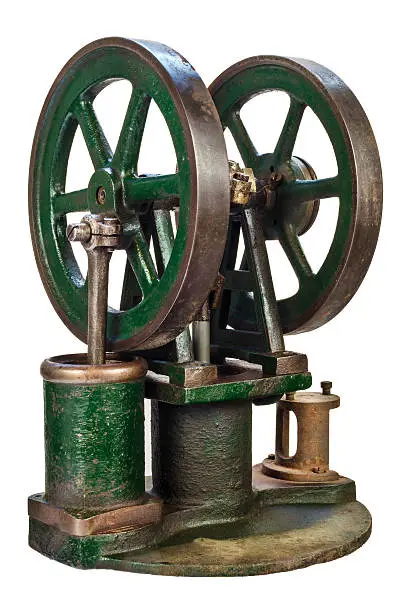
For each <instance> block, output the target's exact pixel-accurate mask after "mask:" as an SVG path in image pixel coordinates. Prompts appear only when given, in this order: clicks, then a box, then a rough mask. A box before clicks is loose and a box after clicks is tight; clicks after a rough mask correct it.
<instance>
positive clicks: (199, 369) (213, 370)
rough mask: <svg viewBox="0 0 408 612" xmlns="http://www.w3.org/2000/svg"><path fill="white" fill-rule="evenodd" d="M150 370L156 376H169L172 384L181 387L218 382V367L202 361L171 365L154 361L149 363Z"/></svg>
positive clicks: (166, 362)
mask: <svg viewBox="0 0 408 612" xmlns="http://www.w3.org/2000/svg"><path fill="white" fill-rule="evenodd" d="M149 369H150V370H151V371H152V372H155V373H156V374H162V375H164V376H168V377H169V382H170V383H171V384H173V385H178V386H180V387H200V386H203V385H209V384H215V383H217V381H218V371H217V366H216V365H214V364H211V365H210V364H205V363H201V362H200V361H191V362H187V363H171V362H168V361H154V360H153V361H150V362H149Z"/></svg>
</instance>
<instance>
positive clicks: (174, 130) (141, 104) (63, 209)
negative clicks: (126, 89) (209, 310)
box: [29, 38, 229, 350]
mask: <svg viewBox="0 0 408 612" xmlns="http://www.w3.org/2000/svg"><path fill="white" fill-rule="evenodd" d="M120 79H125V80H127V81H129V82H130V83H131V85H132V94H131V97H130V102H129V105H128V108H127V111H126V115H125V118H124V122H123V126H122V129H121V132H120V136H119V139H118V143H117V146H116V150H115V151H112V150H111V147H110V145H109V142H108V140H107V138H106V136H105V135H104V131H103V127H102V126H101V124H100V123H99V121H98V118H97V116H96V114H95V110H94V100H95V98H96V96H97V95H98V94H99V93H100V92H101V91H102V90H103V89H104V88H105V87H106V86H108V85H109V84H110V83H112V82H113V81H116V80H120ZM151 100H154V101H155V102H156V104H157V105H158V107H159V109H160V111H161V113H162V114H163V116H164V118H165V121H166V123H167V126H168V128H169V131H170V134H171V138H172V141H173V145H174V149H175V153H176V158H177V169H175V172H174V173H173V174H168V175H153V176H151V175H150V176H139V175H138V170H137V163H138V156H139V151H140V145H141V140H142V136H143V132H144V127H145V121H146V117H147V113H148V109H149V105H150V102H151ZM78 129H80V130H81V131H82V134H83V137H84V140H85V143H86V145H87V148H88V151H89V155H90V158H91V160H92V163H93V167H94V173H93V174H92V176H90V177H89V184H88V185H84V187H83V189H80V190H78V191H75V192H68V193H67V192H66V190H65V184H66V174H67V165H68V159H69V156H70V152H71V146H72V142H73V139H74V136H75V133H76V131H77V130H78ZM228 181H229V175H228V163H227V157H226V151H225V144H224V139H223V134H222V128H221V125H220V122H219V118H218V115H217V112H216V110H215V106H214V104H213V101H212V99H211V96H210V94H209V92H208V90H207V88H206V87H205V86H204V84H203V82H202V81H201V79H200V77H199V76H198V74H197V73H196V72H195V70H194V69H193V68H192V66H191V65H190V64H189V63H188V62H187V61H186V60H185V59H184V58H183V57H182V56H180V55H179V54H178V53H176V52H175V51H173V50H172V49H170V48H168V47H166V46H164V45H162V44H158V43H153V42H148V41H139V42H136V41H133V40H128V39H124V38H107V39H102V40H99V41H96V42H94V43H92V44H90V45H88V46H86V47H84V48H83V49H82V50H81V51H79V52H78V53H77V54H76V55H74V57H73V58H72V59H71V60H70V61H69V62H68V63H67V64H66V66H65V67H64V68H63V69H62V71H61V73H60V74H59V75H58V77H57V79H56V80H55V82H54V84H53V86H52V88H51V90H50V92H49V94H48V97H47V99H46V101H45V103H44V107H43V109H42V112H41V115H40V118H39V121H38V126H37V130H36V133H35V138H34V144H33V149H32V156H31V167H30V179H29V209H30V224H31V232H32V239H33V244H34V250H35V255H36V260H37V264H38V267H39V271H40V274H41V278H42V281H43V283H44V286H45V288H46V291H47V293H48V296H49V297H50V300H51V302H52V304H53V306H54V308H55V309H56V311H57V313H58V314H59V316H60V317H61V319H62V320H63V321H64V323H65V324H66V325H67V326H68V327H69V329H70V330H71V331H72V332H73V333H74V334H76V336H77V337H79V338H80V339H81V340H83V341H86V337H87V280H86V278H84V277H83V275H82V274H81V271H80V269H79V266H78V263H77V260H76V258H75V256H74V254H73V251H72V248H71V245H70V243H69V241H68V239H67V238H66V226H67V220H66V216H67V214H68V213H72V212H84V214H85V213H86V212H91V213H94V214H99V213H101V214H105V213H106V214H110V213H112V212H113V213H114V214H115V215H116V216H117V217H119V219H120V221H121V222H122V226H123V228H124V229H123V231H124V233H125V234H126V236H127V239H128V245H127V259H128V262H129V265H130V268H131V270H132V271H133V274H134V276H135V278H136V280H137V283H138V286H139V288H140V292H141V299H140V300H138V303H137V304H134V305H132V306H131V307H129V308H127V309H123V310H114V309H112V308H109V312H108V321H107V345H108V348H110V349H115V350H124V349H131V348H136V347H138V348H152V347H155V346H159V345H163V344H166V343H167V342H169V341H170V340H172V339H173V338H175V337H176V336H177V335H178V333H180V332H181V331H182V330H183V329H184V328H185V327H186V325H188V323H189V322H190V321H191V320H192V318H193V317H194V314H195V313H196V311H197V310H198V309H199V308H200V307H201V305H202V303H203V302H204V300H205V299H206V297H207V294H208V288H209V287H211V285H212V283H213V281H214V279H215V277H216V274H217V271H218V268H219V264H220V260H221V257H222V254H223V250H224V243H225V236H226V231H227V224H228V212H229V196H228V194H229V182H228ZM100 193H103V198H100V197H97V194H100ZM169 198H176V199H177V201H178V207H179V208H178V210H179V214H178V222H177V223H178V224H177V231H176V234H175V236H174V237H173V235H170V234H168V235H167V237H166V240H167V250H169V253H168V257H167V261H166V266H165V269H164V270H163V271H162V273H161V274H160V275H159V274H158V272H157V268H156V266H155V263H154V261H153V258H152V255H151V252H150V249H149V239H148V237H147V236H146V234H145V232H144V231H143V214H144V210H145V207H144V204H146V202H150V203H151V202H157V201H158V200H163V199H169ZM167 222H168V218H167ZM168 230H170V227H169V228H168ZM158 231H163V217H162V218H161V228H159V230H158ZM176 302H177V307H176V308H174V306H175V304H176Z"/></svg>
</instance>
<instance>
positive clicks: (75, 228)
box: [67, 221, 92, 242]
mask: <svg viewBox="0 0 408 612" xmlns="http://www.w3.org/2000/svg"><path fill="white" fill-rule="evenodd" d="M91 235H92V230H91V226H90V225H89V223H85V222H83V221H81V223H71V224H70V225H68V227H67V238H68V240H69V241H70V242H88V241H89V240H90V239H91Z"/></svg>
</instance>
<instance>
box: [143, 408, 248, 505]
mask: <svg viewBox="0 0 408 612" xmlns="http://www.w3.org/2000/svg"><path fill="white" fill-rule="evenodd" d="M251 432H252V404H251V402H250V401H247V400H243V401H227V402H216V403H208V404H204V403H203V404H190V405H173V404H167V403H165V402H157V401H152V475H153V489H154V492H155V493H156V494H158V495H159V496H160V497H162V498H163V499H164V500H165V501H166V502H168V503H170V504H174V505H177V506H197V505H212V506H218V507H219V508H220V509H222V508H228V511H229V512H233V511H234V510H235V511H237V512H238V513H241V511H245V508H246V507H247V505H248V502H249V501H250V500H251V497H252V440H251Z"/></svg>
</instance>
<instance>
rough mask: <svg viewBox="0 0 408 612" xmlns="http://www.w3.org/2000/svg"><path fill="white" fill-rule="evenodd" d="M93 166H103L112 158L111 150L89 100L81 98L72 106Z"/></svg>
mask: <svg viewBox="0 0 408 612" xmlns="http://www.w3.org/2000/svg"><path fill="white" fill-rule="evenodd" d="M74 115H75V117H76V119H77V121H78V123H79V125H80V127H81V130H82V134H83V137H84V140H85V143H86V146H87V148H88V151H89V155H90V156H91V159H92V163H93V165H94V168H95V169H97V168H104V167H105V166H106V165H107V164H108V163H109V162H110V160H111V159H112V151H111V148H110V146H109V143H108V141H107V139H106V137H105V134H104V133H103V130H102V128H101V126H100V123H99V121H98V118H97V116H96V114H95V110H94V107H93V104H92V102H91V100H89V99H88V98H82V99H81V100H79V101H78V102H77V103H76V104H75V107H74Z"/></svg>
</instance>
